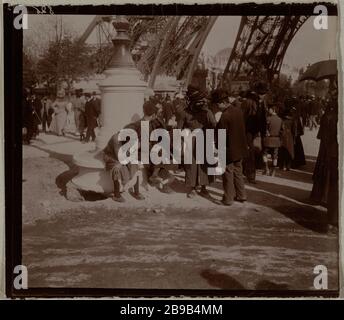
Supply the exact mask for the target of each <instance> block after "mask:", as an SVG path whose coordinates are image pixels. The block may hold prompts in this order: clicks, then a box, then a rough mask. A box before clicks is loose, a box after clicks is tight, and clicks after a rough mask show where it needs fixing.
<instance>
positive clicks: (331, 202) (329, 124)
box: [311, 94, 339, 227]
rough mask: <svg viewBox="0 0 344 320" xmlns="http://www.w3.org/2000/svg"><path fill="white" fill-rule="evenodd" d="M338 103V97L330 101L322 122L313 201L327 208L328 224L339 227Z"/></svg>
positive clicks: (334, 96)
mask: <svg viewBox="0 0 344 320" xmlns="http://www.w3.org/2000/svg"><path fill="white" fill-rule="evenodd" d="M337 121H338V101H337V96H336V95H335V94H333V96H332V97H331V98H330V99H329V102H328V105H327V108H326V111H325V113H324V115H323V116H322V117H321V120H320V128H319V132H318V135H317V138H318V139H320V147H319V153H318V157H317V162H316V165H315V169H314V173H313V181H314V183H313V188H312V193H311V199H312V200H314V201H316V202H317V203H320V204H322V205H324V206H326V207H327V210H328V223H329V224H330V225H333V226H336V227H337V226H338V197H339V194H338V141H337Z"/></svg>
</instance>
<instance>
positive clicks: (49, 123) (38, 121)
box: [22, 89, 100, 144]
mask: <svg viewBox="0 0 344 320" xmlns="http://www.w3.org/2000/svg"><path fill="white" fill-rule="evenodd" d="M22 108H23V109H22V110H23V115H22V117H23V129H24V130H23V133H24V135H23V140H24V142H25V143H27V144H30V142H31V140H32V139H34V138H35V137H36V136H37V135H38V134H39V132H40V131H42V132H45V133H46V132H50V133H52V134H56V135H57V136H63V135H65V134H66V133H70V134H72V135H78V136H80V141H82V142H84V143H86V142H89V141H90V139H92V141H94V140H95V138H96V135H95V131H94V130H95V128H96V127H97V126H98V124H99V120H98V119H99V116H100V99H99V98H98V97H97V95H96V92H93V93H92V94H91V93H88V92H86V93H83V91H82V90H81V89H79V90H75V91H74V92H73V93H72V94H71V95H69V96H67V95H66V93H65V90H64V89H60V90H58V91H57V93H56V96H54V95H48V96H44V97H43V98H39V97H37V96H36V94H29V92H28V91H24V94H23V103H22ZM85 131H86V133H85Z"/></svg>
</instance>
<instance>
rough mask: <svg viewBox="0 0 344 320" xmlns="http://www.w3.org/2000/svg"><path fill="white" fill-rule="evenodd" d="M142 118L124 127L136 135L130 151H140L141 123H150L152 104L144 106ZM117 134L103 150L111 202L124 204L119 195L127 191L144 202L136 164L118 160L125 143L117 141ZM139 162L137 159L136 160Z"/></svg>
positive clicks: (139, 172) (154, 109)
mask: <svg viewBox="0 0 344 320" xmlns="http://www.w3.org/2000/svg"><path fill="white" fill-rule="evenodd" d="M143 113H144V116H143V118H142V120H139V121H136V122H133V123H131V124H128V125H127V126H125V127H124V128H125V129H132V130H134V131H135V132H136V133H137V138H138V139H137V141H136V142H135V144H134V146H133V147H132V149H131V152H134V151H135V149H138V150H140V140H141V121H151V120H152V119H153V117H154V114H155V113H156V108H155V106H154V105H153V104H145V105H144V107H143ZM118 135H119V132H117V133H115V134H114V135H113V136H112V137H111V138H110V140H109V142H108V144H107V146H106V147H105V149H104V150H103V154H104V162H105V169H106V170H107V171H108V172H109V173H110V176H111V179H112V181H113V185H114V196H113V200H114V201H117V202H124V201H125V200H124V198H123V197H122V195H121V193H122V192H126V191H129V193H131V195H132V196H133V197H134V198H136V199H137V200H144V199H145V197H144V196H143V195H142V194H141V193H140V184H141V183H142V171H141V170H140V169H141V168H140V166H139V165H138V164H133V163H128V164H122V163H121V162H120V160H119V152H120V148H121V146H122V145H124V144H125V143H126V141H119V139H118ZM137 160H139V159H137Z"/></svg>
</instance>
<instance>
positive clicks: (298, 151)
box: [291, 107, 306, 169]
mask: <svg viewBox="0 0 344 320" xmlns="http://www.w3.org/2000/svg"><path fill="white" fill-rule="evenodd" d="M293 120H294V127H295V136H294V158H293V160H292V163H291V167H292V168H294V169H296V168H298V167H301V166H304V165H305V164H306V157H305V152H304V150H303V144H302V140H301V136H303V135H304V126H303V124H302V121H301V112H300V109H299V108H298V107H297V108H296V109H293Z"/></svg>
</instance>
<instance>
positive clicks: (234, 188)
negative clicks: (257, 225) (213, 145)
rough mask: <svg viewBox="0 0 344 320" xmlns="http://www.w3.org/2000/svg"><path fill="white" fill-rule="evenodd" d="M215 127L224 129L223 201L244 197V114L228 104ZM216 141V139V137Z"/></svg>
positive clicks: (245, 144) (245, 152) (245, 153)
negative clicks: (224, 167) (224, 166)
mask: <svg viewBox="0 0 344 320" xmlns="http://www.w3.org/2000/svg"><path fill="white" fill-rule="evenodd" d="M216 128H217V129H225V130H226V163H227V166H226V171H225V173H224V174H223V175H222V182H223V190H224V195H223V201H224V202H225V203H227V204H230V203H231V202H233V200H234V197H235V196H236V197H237V198H238V199H239V200H245V199H246V191H245V184H244V177H243V173H242V159H243V158H244V157H245V156H246V155H247V142H246V131H245V122H244V116H243V113H242V111H241V108H240V107H239V106H233V105H231V106H229V107H228V108H227V109H226V110H225V111H224V112H223V113H222V116H221V118H220V121H219V123H218V124H217V127H216ZM216 141H217V139H216Z"/></svg>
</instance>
